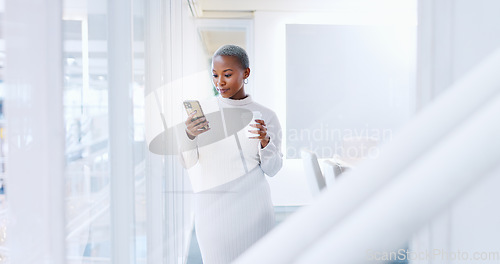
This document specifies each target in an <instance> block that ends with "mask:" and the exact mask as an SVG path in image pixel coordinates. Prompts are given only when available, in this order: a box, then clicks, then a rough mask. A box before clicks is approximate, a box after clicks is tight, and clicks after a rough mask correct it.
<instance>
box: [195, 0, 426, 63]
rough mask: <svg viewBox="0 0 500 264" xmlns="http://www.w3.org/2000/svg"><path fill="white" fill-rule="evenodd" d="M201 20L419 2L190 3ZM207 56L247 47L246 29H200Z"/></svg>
mask: <svg viewBox="0 0 500 264" xmlns="http://www.w3.org/2000/svg"><path fill="white" fill-rule="evenodd" d="M187 2H188V3H189V5H190V7H191V10H192V13H193V15H194V16H195V17H197V18H199V19H219V20H224V19H252V18H253V17H254V13H255V12H328V11H332V10H339V9H341V10H349V9H350V10H353V9H354V10H358V11H361V10H371V11H373V10H385V11H387V10H394V11H396V12H401V11H405V10H410V9H412V10H415V9H416V3H417V1H416V0H187ZM200 35H201V37H202V41H203V42H204V44H205V47H206V49H207V52H208V54H213V52H214V51H215V50H216V49H217V48H218V47H220V46H221V45H223V44H236V45H240V46H243V47H245V43H246V38H245V37H246V32H245V29H244V28H241V29H231V30H227V28H217V27H211V28H210V27H209V28H206V27H205V28H202V29H200Z"/></svg>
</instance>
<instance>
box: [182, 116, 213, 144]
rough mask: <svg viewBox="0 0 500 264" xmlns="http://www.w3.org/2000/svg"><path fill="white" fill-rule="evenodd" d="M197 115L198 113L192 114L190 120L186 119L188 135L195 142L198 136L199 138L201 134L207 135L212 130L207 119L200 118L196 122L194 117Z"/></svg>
mask: <svg viewBox="0 0 500 264" xmlns="http://www.w3.org/2000/svg"><path fill="white" fill-rule="evenodd" d="M195 115H196V111H194V112H193V113H191V114H190V115H189V116H188V118H187V119H186V122H184V123H185V124H186V134H187V135H188V137H189V138H190V139H191V140H193V139H194V138H195V137H196V136H198V135H199V134H201V133H205V132H207V131H208V130H210V127H209V126H208V121H207V119H206V118H205V117H202V118H199V119H196V120H194V116H195ZM205 126H206V127H207V128H203V127H205Z"/></svg>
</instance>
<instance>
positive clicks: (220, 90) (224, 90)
mask: <svg viewBox="0 0 500 264" xmlns="http://www.w3.org/2000/svg"><path fill="white" fill-rule="evenodd" d="M227 91H229V89H219V92H220V93H226V92H227Z"/></svg>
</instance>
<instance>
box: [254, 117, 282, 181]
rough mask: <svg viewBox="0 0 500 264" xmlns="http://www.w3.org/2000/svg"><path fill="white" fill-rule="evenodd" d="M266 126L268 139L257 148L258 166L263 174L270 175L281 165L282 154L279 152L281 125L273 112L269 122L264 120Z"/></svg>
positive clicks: (274, 173) (276, 171)
mask: <svg viewBox="0 0 500 264" xmlns="http://www.w3.org/2000/svg"><path fill="white" fill-rule="evenodd" d="M266 126H267V132H268V134H269V137H270V141H269V144H267V146H266V147H265V148H259V156H260V167H261V169H262V171H264V173H265V174H267V175H268V176H270V177H272V176H274V175H276V173H278V171H279V170H280V169H281V167H282V166H283V154H282V153H281V137H282V132H281V125H280V123H279V120H278V118H277V117H276V115H275V114H274V113H273V117H272V118H271V119H270V120H269V122H266Z"/></svg>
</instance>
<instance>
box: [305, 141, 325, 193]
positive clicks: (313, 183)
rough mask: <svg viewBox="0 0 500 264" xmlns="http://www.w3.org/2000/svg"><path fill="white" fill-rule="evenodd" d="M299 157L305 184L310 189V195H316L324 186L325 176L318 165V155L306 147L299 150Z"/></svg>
mask: <svg viewBox="0 0 500 264" xmlns="http://www.w3.org/2000/svg"><path fill="white" fill-rule="evenodd" d="M301 157H302V162H303V164H304V171H305V172H306V179H307V184H308V185H309V188H310V189H311V192H312V195H313V196H316V195H317V194H319V193H320V192H321V190H322V189H323V188H325V187H326V183H325V178H324V177H323V174H322V173H321V168H320V167H319V163H318V157H317V156H316V153H314V152H312V151H310V150H308V149H302V150H301Z"/></svg>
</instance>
